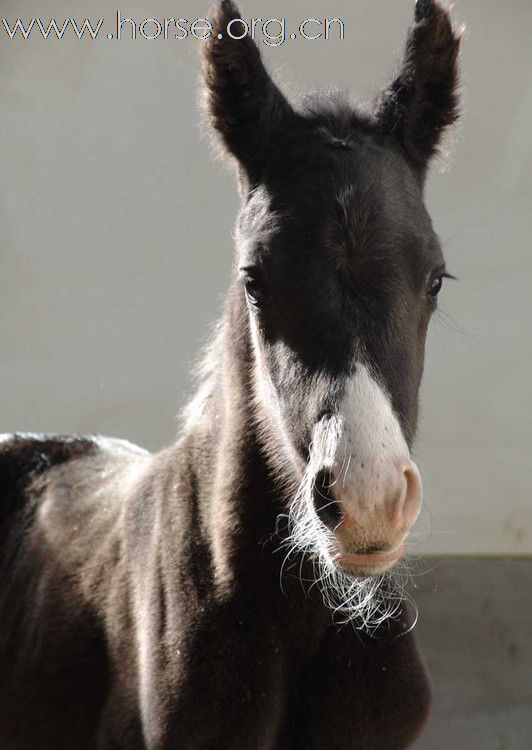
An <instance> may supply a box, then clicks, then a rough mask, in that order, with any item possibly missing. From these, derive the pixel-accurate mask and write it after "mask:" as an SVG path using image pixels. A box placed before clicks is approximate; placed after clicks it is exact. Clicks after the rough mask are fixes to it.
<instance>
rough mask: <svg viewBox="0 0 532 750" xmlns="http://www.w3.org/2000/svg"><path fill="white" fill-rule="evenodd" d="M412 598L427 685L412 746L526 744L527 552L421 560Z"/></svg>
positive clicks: (531, 664)
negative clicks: (420, 730) (428, 710)
mask: <svg viewBox="0 0 532 750" xmlns="http://www.w3.org/2000/svg"><path fill="white" fill-rule="evenodd" d="M419 571H420V572H423V574H422V575H419V577H417V576H416V586H417V588H416V590H415V591H414V592H413V598H414V600H415V601H416V604H417V606H418V608H419V621H418V625H417V632H418V638H419V641H420V644H421V647H422V651H423V654H424V656H425V659H426V662H427V665H428V668H429V672H430V674H431V677H432V680H433V684H434V693H435V695H434V709H433V714H432V718H431V721H430V723H429V725H428V727H427V729H426V730H425V733H424V734H423V737H422V738H421V740H420V741H419V742H418V743H417V744H416V750H531V749H532V559H500V558H490V559H473V558H451V559H449V558H447V559H439V558H434V559H427V560H424V561H423V562H422V563H420V566H419Z"/></svg>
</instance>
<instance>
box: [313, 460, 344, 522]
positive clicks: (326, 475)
mask: <svg viewBox="0 0 532 750" xmlns="http://www.w3.org/2000/svg"><path fill="white" fill-rule="evenodd" d="M333 482H334V480H333V477H332V475H331V472H330V470H329V469H321V471H319V472H318V473H317V474H316V479H315V480H314V493H313V499H314V507H315V509H316V513H317V514H318V518H319V519H320V521H321V522H322V523H323V524H324V525H325V526H328V527H330V528H334V527H335V526H337V525H338V524H339V523H340V521H341V520H342V518H343V513H342V511H341V508H340V505H339V504H338V502H337V500H335V498H334V497H333V495H332V492H331V487H332V485H333Z"/></svg>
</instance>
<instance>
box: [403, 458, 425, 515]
mask: <svg viewBox="0 0 532 750" xmlns="http://www.w3.org/2000/svg"><path fill="white" fill-rule="evenodd" d="M403 478H404V481H405V485H406V488H405V491H404V499H403V502H402V503H401V506H400V515H399V518H398V522H399V524H400V525H401V526H402V527H404V528H406V529H409V528H410V527H411V526H413V525H414V523H415V521H416V518H417V517H418V515H419V511H420V510H421V501H422V497H423V485H422V482H421V475H420V473H419V469H418V468H417V466H416V464H415V463H414V462H412V463H410V464H409V465H408V466H407V467H406V468H405V469H404V471H403Z"/></svg>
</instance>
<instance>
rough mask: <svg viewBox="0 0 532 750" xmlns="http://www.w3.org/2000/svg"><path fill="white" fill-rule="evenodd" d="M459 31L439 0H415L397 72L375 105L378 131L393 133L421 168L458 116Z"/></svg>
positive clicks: (423, 168) (423, 167)
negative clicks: (413, 14)
mask: <svg viewBox="0 0 532 750" xmlns="http://www.w3.org/2000/svg"><path fill="white" fill-rule="evenodd" d="M460 37H461V32H456V31H454V30H453V27H452V24H451V19H450V16H449V10H448V9H447V8H446V7H444V5H443V4H442V1H441V0H417V2H416V10H415V19H414V23H413V24H412V26H411V27H410V30H409V33H408V38H407V42H406V50H405V55H404V59H403V62H402V65H401V68H400V71H399V75H398V76H397V78H396V79H395V80H394V81H393V82H392V83H391V84H390V86H389V87H388V88H387V89H386V91H385V92H384V93H383V94H382V95H381V99H380V102H379V104H378V106H377V119H378V123H379V126H380V129H381V130H382V132H385V133H392V134H394V135H395V136H396V137H397V138H398V139H399V140H400V141H401V143H402V144H403V146H404V147H405V149H406V151H407V153H408V155H409V157H410V158H411V160H412V161H413V162H414V164H415V165H416V166H417V167H418V168H419V169H420V170H421V171H422V172H423V173H424V171H425V168H426V166H427V162H428V160H429V159H430V157H431V156H432V155H433V154H434V153H435V151H436V150H437V147H438V144H439V142H440V140H441V137H442V134H443V131H444V130H445V128H447V127H448V126H449V125H452V124H453V123H454V122H455V121H456V120H457V119H458V116H459V97H458V85H459V75H458V52H459V47H460Z"/></svg>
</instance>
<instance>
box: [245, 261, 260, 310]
mask: <svg viewBox="0 0 532 750" xmlns="http://www.w3.org/2000/svg"><path fill="white" fill-rule="evenodd" d="M240 278H241V279H242V282H243V284H244V288H245V290H246V296H247V298H248V300H249V301H250V302H251V304H252V305H258V304H259V302H260V301H261V299H262V298H263V296H264V282H263V279H262V274H261V272H260V269H258V268H242V269H240Z"/></svg>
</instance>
